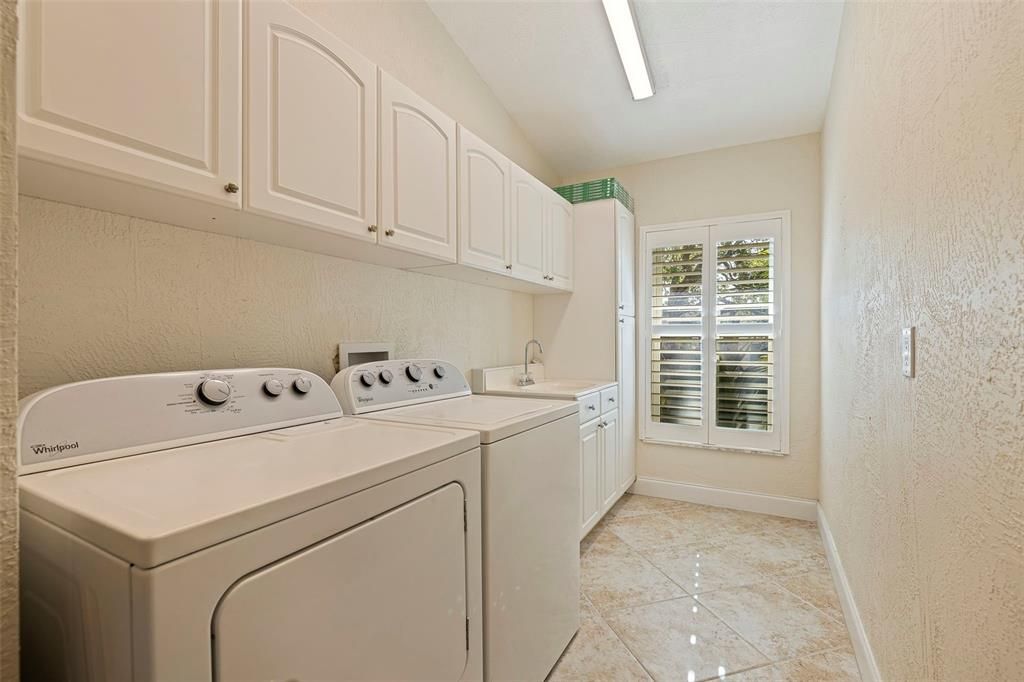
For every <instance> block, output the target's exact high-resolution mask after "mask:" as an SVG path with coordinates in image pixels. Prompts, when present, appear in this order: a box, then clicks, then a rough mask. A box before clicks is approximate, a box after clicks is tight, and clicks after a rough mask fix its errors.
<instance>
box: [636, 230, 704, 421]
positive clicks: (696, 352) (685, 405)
mask: <svg viewBox="0 0 1024 682" xmlns="http://www.w3.org/2000/svg"><path fill="white" fill-rule="evenodd" d="M663 237H665V239H664V243H661V242H659V240H658V239H657V238H655V240H654V242H653V243H652V244H651V248H650V250H649V251H648V252H647V256H648V258H649V263H648V268H647V272H648V273H649V276H650V282H649V286H650V323H651V346H650V353H651V361H650V389H651V390H650V418H651V421H652V422H656V423H657V424H659V425H670V426H671V428H668V429H665V432H666V433H667V434H669V436H671V435H672V434H673V433H678V432H679V431H681V430H685V431H686V432H688V433H689V437H691V438H701V439H703V438H704V434H705V433H706V431H707V424H706V419H705V416H704V415H705V374H706V372H705V369H704V365H705V362H704V348H705V346H704V338H705V329H704V327H705V323H706V317H707V315H706V308H707V300H709V297H708V296H706V295H705V294H706V292H707V283H708V282H707V280H708V274H709V273H708V267H707V265H706V263H707V261H706V258H705V250H706V247H707V229H706V228H703V227H702V228H697V229H696V230H688V231H687V230H683V231H680V232H678V233H675V232H674V233H672V234H666V235H663ZM656 430H657V429H656Z"/></svg>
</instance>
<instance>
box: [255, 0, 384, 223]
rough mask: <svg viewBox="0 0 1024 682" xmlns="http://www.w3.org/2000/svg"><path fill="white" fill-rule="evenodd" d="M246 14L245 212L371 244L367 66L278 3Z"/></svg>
mask: <svg viewBox="0 0 1024 682" xmlns="http://www.w3.org/2000/svg"><path fill="white" fill-rule="evenodd" d="M246 13H247V17H246V39H247V45H248V51H247V57H248V88H247V90H246V92H247V97H246V104H247V114H248V118H247V126H246V132H247V134H246V141H247V152H248V153H247V155H246V186H245V192H244V193H243V195H244V198H245V206H246V208H247V209H250V210H252V211H254V212H256V213H262V214H264V215H269V216H271V217H278V218H284V219H286V220H290V221H293V222H301V223H303V224H306V225H310V226H313V227H318V228H323V229H326V230H331V231H337V232H341V233H344V234H346V235H348V236H350V237H356V238H358V239H363V240H366V241H376V240H377V233H376V232H374V231H373V230H372V229H370V228H371V226H372V225H375V224H376V222H377V67H376V66H374V64H373V63H371V62H370V61H369V60H367V59H366V58H364V57H363V56H361V55H360V54H358V53H357V52H356V51H355V50H353V49H351V48H350V47H349V46H348V45H346V44H345V43H343V42H341V41H340V40H338V39H337V38H336V37H335V36H334V35H333V34H331V33H330V32H329V31H327V30H325V29H324V28H322V27H320V26H319V25H317V24H316V23H315V22H313V21H312V20H311V19H309V18H308V17H306V16H305V15H304V14H302V13H301V12H300V11H298V10H297V9H295V8H294V7H293V6H292V5H291V4H289V3H288V2H284V1H282V0H260V2H251V3H247V4H246Z"/></svg>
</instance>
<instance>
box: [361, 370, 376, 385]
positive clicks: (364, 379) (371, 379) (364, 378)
mask: <svg viewBox="0 0 1024 682" xmlns="http://www.w3.org/2000/svg"><path fill="white" fill-rule="evenodd" d="M359 383H361V384H362V385H363V386H366V387H367V388H369V387H370V386H373V385H374V384H375V383H377V377H375V376H374V375H373V372H363V373H362V374H360V375H359Z"/></svg>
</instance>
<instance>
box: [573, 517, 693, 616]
mask: <svg viewBox="0 0 1024 682" xmlns="http://www.w3.org/2000/svg"><path fill="white" fill-rule="evenodd" d="M580 582H581V585H582V588H583V593H584V594H585V595H586V597H587V599H589V600H590V602H591V603H592V604H593V605H594V606H595V607H596V608H597V609H598V610H600V611H602V612H605V611H607V610H609V609H615V608H622V607H625V606H636V605H637V604H647V603H650V602H654V601H661V600H663V599H673V598H675V597H681V596H685V595H686V592H685V591H684V590H683V589H682V588H680V587H679V586H678V585H676V584H675V583H674V582H672V581H671V580H669V579H668V578H667V577H665V575H664V574H663V573H662V572H661V571H659V570H658V569H657V568H655V567H654V566H653V565H652V564H651V563H650V562H649V561H647V560H646V559H644V558H643V557H642V556H640V554H639V553H637V552H636V551H635V550H633V549H632V548H630V547H629V545H627V544H626V543H624V542H623V541H622V540H620V539H619V538H618V537H616V536H615V535H612V534H609V535H608V536H602V537H600V538H598V539H597V540H595V541H594V543H593V544H592V545H591V546H590V548H589V549H588V550H587V552H586V553H585V554H584V555H583V558H582V559H581V561H580Z"/></svg>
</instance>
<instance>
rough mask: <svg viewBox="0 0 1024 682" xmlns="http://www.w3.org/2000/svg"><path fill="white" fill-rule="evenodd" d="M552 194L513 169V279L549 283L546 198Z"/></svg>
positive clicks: (528, 175)
mask: <svg viewBox="0 0 1024 682" xmlns="http://www.w3.org/2000/svg"><path fill="white" fill-rule="evenodd" d="M548 191H550V190H548V189H547V188H546V187H545V186H544V185H543V184H541V182H540V181H539V180H537V179H536V178H535V177H533V176H532V175H530V174H529V173H527V172H526V171H524V170H523V169H522V168H519V167H518V166H514V167H513V168H512V275H513V276H514V277H518V278H520V279H525V280H529V281H531V282H538V283H540V284H545V283H547V280H545V279H544V277H545V275H547V271H546V268H547V264H546V262H545V253H544V251H545V237H544V232H545V226H544V221H545V218H544V212H545V196H544V195H545V193H546V192H548Z"/></svg>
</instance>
